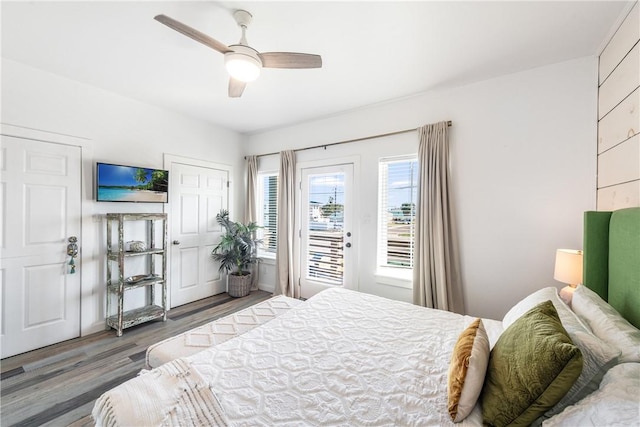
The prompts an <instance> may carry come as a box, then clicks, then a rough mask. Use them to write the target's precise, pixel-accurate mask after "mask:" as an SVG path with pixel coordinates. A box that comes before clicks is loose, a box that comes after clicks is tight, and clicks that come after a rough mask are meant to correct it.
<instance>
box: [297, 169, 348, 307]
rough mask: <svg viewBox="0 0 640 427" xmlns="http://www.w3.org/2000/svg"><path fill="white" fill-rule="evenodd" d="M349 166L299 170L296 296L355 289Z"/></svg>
mask: <svg viewBox="0 0 640 427" xmlns="http://www.w3.org/2000/svg"><path fill="white" fill-rule="evenodd" d="M353 169H354V166H353V163H346V164H338V165H328V166H319V167H308V168H302V169H301V170H300V176H301V183H300V189H301V192H300V193H301V198H300V199H301V202H300V205H299V206H300V294H301V296H302V297H303V298H309V297H311V296H313V295H315V294H316V293H318V292H320V291H322V290H324V289H327V288H331V287H345V288H349V289H356V288H357V279H356V274H355V272H356V268H357V267H356V265H355V261H356V259H357V257H355V256H354V254H355V253H354V250H355V248H354V245H355V244H356V237H357V236H355V231H354V228H353V226H354V223H353V216H354V215H353V213H354V206H353Z"/></svg>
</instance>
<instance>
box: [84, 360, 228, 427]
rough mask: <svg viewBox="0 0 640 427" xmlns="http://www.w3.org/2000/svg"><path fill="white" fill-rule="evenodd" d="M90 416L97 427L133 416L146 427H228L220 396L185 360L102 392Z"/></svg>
mask: <svg viewBox="0 0 640 427" xmlns="http://www.w3.org/2000/svg"><path fill="white" fill-rule="evenodd" d="M116 407H117V408H118V411H117V412H116V411H115V410H114V408H116ZM91 415H92V416H93V418H94V420H95V421H96V425H97V426H105V427H110V426H114V427H115V426H122V425H126V420H131V419H136V420H137V421H139V423H140V425H144V426H204V425H206V426H225V427H226V426H227V421H226V419H225V416H224V411H223V409H222V407H221V406H220V403H219V401H218V398H217V397H216V395H215V394H214V393H213V392H212V391H211V390H210V389H209V387H208V385H207V383H206V382H205V381H204V380H203V379H202V378H201V376H200V374H198V372H197V371H196V370H195V369H193V368H192V366H191V365H190V364H189V363H188V362H186V361H185V360H183V359H177V360H174V361H173V362H171V363H166V364H164V365H162V366H160V367H159V368H156V369H154V370H152V371H142V372H141V373H140V375H139V376H138V377H136V378H134V379H132V380H130V381H127V382H125V383H124V384H122V385H120V386H119V387H116V388H114V389H112V390H110V391H108V392H107V393H105V394H103V395H102V396H100V398H98V400H97V401H96V404H95V406H94V408H93V412H92V414H91ZM120 416H124V419H122V420H121V419H119V418H120Z"/></svg>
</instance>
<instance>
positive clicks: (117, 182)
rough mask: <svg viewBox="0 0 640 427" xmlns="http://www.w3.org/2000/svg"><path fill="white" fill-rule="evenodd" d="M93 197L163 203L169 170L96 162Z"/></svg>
mask: <svg viewBox="0 0 640 427" xmlns="http://www.w3.org/2000/svg"><path fill="white" fill-rule="evenodd" d="M96 201H98V202H144V203H167V202H168V201H169V171H166V170H162V169H150V168H142V167H136V166H125V165H113V164H110V163H97V165H96Z"/></svg>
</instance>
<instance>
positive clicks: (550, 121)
mask: <svg viewBox="0 0 640 427" xmlns="http://www.w3.org/2000/svg"><path fill="white" fill-rule="evenodd" d="M596 82H597V60H596V58H594V57H587V58H581V59H576V60H572V61H568V62H563V63H560V64H555V65H551V66H547V67H542V68H537V69H533V70H529V71H526V72H521V73H517V74H512V75H508V76H504V77H500V78H496V79H492V80H488V81H484V82H480V83H476V84H472V85H468V86H464V87H460V88H456V89H452V90H440V91H432V92H428V93H424V94H420V95H417V96H414V97H410V98H407V99H404V100H400V101H397V102H390V103H386V104H381V105H376V106H372V107H370V108H366V109H359V110H355V111H351V112H346V113H344V114H341V115H336V116H332V117H328V118H324V119H320V120H316V121H311V122H308V123H304V124H300V125H296V126H291V127H287V128H283V129H276V130H271V131H267V132H263V133H259V134H254V135H251V136H249V138H248V142H247V144H246V153H247V154H260V153H270V152H277V151H280V150H282V149H291V148H301V147H305V146H313V145H318V144H323V143H331V142H336V141H341V140H347V139H352V138H358V137H364V136H368V135H374V134H380V133H387V132H393V131H397V130H402V129H407V128H415V127H418V126H420V125H423V124H427V123H433V122H437V121H440V120H452V121H453V127H452V128H451V154H452V166H451V171H452V182H453V188H452V191H453V197H454V201H455V207H456V208H455V214H456V218H457V222H458V230H459V239H460V247H461V263H462V272H463V285H464V297H465V301H466V311H467V313H469V314H471V315H476V316H483V317H491V318H502V316H503V315H504V313H505V312H506V311H507V310H508V308H509V307H510V306H512V305H513V304H514V303H515V302H516V301H517V300H519V299H520V298H522V297H523V296H525V295H527V294H529V293H531V292H532V291H533V290H536V289H539V288H541V287H544V286H549V285H555V286H558V287H562V285H561V284H559V283H558V282H554V280H553V263H554V256H555V250H556V249H557V248H581V247H582V213H583V211H585V210H589V209H594V208H595V192H594V191H593V189H594V188H595V176H596V158H595V152H596V125H595V122H596V116H597V112H596V102H597V94H596ZM309 102H313V100H310V101H309ZM417 144H418V142H417V136H415V134H408V135H402V136H398V137H387V138H384V139H372V140H367V141H363V142H357V143H353V144H346V145H341V146H336V147H330V148H328V149H327V150H326V151H325V150H308V151H304V152H300V153H298V161H307V160H315V159H324V158H339V157H342V156H354V155H355V156H359V158H360V183H361V187H360V192H359V196H358V199H357V201H356V203H358V205H359V207H360V220H359V230H358V232H359V235H360V236H361V241H360V244H359V250H358V257H359V266H360V278H359V289H360V290H361V291H363V292H368V293H373V294H378V295H383V296H387V297H392V298H396V299H400V300H405V301H410V299H411V290H410V289H404V288H400V287H393V286H389V285H385V284H382V283H378V282H376V279H375V276H374V273H375V259H376V256H375V240H374V239H375V235H376V233H375V230H376V228H375V227H376V224H375V222H376V220H375V214H373V213H374V212H375V209H376V203H377V202H376V199H377V161H378V159H379V158H380V157H384V156H389V155H400V154H407V153H415V152H417ZM275 157H276V156H270V157H263V158H261V161H260V169H266V170H269V169H274V168H277V159H276V158H275ZM367 214H369V215H371V214H373V215H372V217H371V216H370V217H367V216H366V215H367ZM270 268H272V267H270V266H269V265H262V267H261V269H262V271H263V274H262V278H261V282H262V283H263V286H265V287H269V286H273V284H272V283H266V282H265V280H268V279H269V278H272V277H273V274H272V273H271V271H269V269H270Z"/></svg>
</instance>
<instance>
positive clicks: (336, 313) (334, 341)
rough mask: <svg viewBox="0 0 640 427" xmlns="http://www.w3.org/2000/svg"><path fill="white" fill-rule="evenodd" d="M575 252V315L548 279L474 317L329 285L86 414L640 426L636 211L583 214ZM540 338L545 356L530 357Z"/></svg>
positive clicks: (174, 421) (156, 420)
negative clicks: (580, 281)
mask: <svg viewBox="0 0 640 427" xmlns="http://www.w3.org/2000/svg"><path fill="white" fill-rule="evenodd" d="M593 218H596V219H595V220H594V219H593ZM594 224H595V225H594ZM603 247H605V249H602V248H603ZM584 250H585V280H584V282H585V286H582V287H579V288H578V289H577V290H576V292H575V294H574V301H573V303H572V304H573V306H574V309H573V310H571V309H570V308H569V307H567V305H566V304H564V303H563V302H562V300H561V299H560V298H559V296H558V293H557V289H556V288H553V287H549V288H543V289H540V290H539V291H536V292H535V293H533V294H532V295H529V296H528V297H526V298H524V299H523V300H522V301H520V302H519V303H517V304H516V305H515V306H514V307H513V308H512V309H511V310H509V312H508V313H507V314H506V315H505V317H504V318H503V319H502V320H491V319H481V321H480V320H478V319H475V318H473V317H469V316H463V315H459V314H454V313H449V312H445V311H440V310H433V309H425V308H421V307H417V306H413V305H411V304H407V303H403V302H398V301H392V300H387V299H384V298H380V297H376V296H372V295H367V294H362V293H358V292H353V291H348V290H345V289H331V290H327V291H323V292H321V293H320V294H318V295H316V296H314V297H312V298H310V299H309V300H307V301H306V302H304V303H302V304H299V305H297V306H295V307H293V308H291V309H290V310H289V311H288V312H286V313H284V314H282V315H281V316H279V317H277V318H275V319H273V320H271V321H270V322H268V323H267V324H264V325H261V326H259V327H257V328H255V329H252V330H250V331H248V332H246V333H245V334H243V335H242V336H239V337H237V338H233V339H231V340H229V341H226V342H224V343H222V344H220V345H216V346H214V347H211V348H208V349H206V350H204V351H202V352H199V353H197V354H194V355H192V356H189V357H184V358H179V359H176V360H174V361H171V362H168V363H165V364H164V365H162V366H160V367H158V368H155V369H152V370H149V371H143V372H142V373H141V374H140V375H139V376H138V377H136V378H134V379H132V380H130V381H127V382H126V383H124V384H122V385H120V386H118V387H116V388H114V389H112V390H110V391H109V392H107V393H105V394H104V395H102V396H101V397H100V398H99V399H98V400H97V401H96V404H95V406H94V410H93V413H92V415H93V417H94V420H95V421H96V424H97V425H105V426H115V425H136V426H146V425H149V426H151V425H234V426H279V425H282V426H293V425H323V426H324V425H327V426H334V425H335V426H338V425H340V426H347V425H348V426H358V425H361V426H391V425H398V426H400V425H402V426H404V425H407V426H426V425H453V424H454V421H453V420H454V419H455V420H456V421H457V422H459V424H460V425H465V426H466V425H482V424H483V422H484V423H485V424H492V425H508V424H513V425H518V424H519V425H528V424H535V425H540V424H543V425H551V426H555V425H614V424H617V425H638V424H640V415H639V414H638V405H639V404H640V401H639V397H638V396H640V384H639V382H640V369H639V367H640V354H638V351H639V350H638V349H640V331H639V330H638V329H637V328H638V326H640V325H639V323H638V320H640V317H639V316H640V303H639V301H640V268H639V267H638V266H639V265H640V208H633V209H624V210H620V211H616V212H614V213H608V214H605V213H600V212H596V213H593V212H587V213H585V244H584ZM602 259H607V260H608V261H607V262H606V263H602V262H600V261H602ZM596 263H598V264H597V266H595V267H594V265H595V264H596ZM591 289H593V290H591ZM621 293H622V297H620V296H619V295H620V294H621ZM602 297H604V299H602ZM605 300H609V301H611V305H609V304H607V303H606V302H604V301H605ZM634 301H635V302H634ZM612 306H613V307H615V309H616V310H618V311H619V312H620V313H622V314H623V315H624V318H623V317H622V316H621V315H620V314H617V312H616V311H612V310H613V308H612ZM578 313H581V315H580V314H578ZM616 316H617V317H616ZM625 318H626V319H627V320H628V321H629V322H632V323H633V324H634V325H635V326H632V325H631V324H630V323H628V322H627V320H625ZM541 322H542V323H541ZM530 325H534V327H531V329H530V330H529V329H526V328H530ZM541 325H542V326H541ZM558 325H559V326H558ZM551 327H553V328H554V329H553V336H554V340H555V341H553V342H551V341H552V340H550V339H548V336H549V335H550V333H549V330H550V329H549V328H551ZM522 328H525V329H522ZM522 331H525V332H522ZM556 337H557V339H556ZM537 340H541V341H537ZM607 340H608V341H607ZM549 343H550V344H549ZM467 344H469V345H468V346H467ZM547 344H548V345H549V346H550V347H549V355H550V356H551V357H553V359H554V361H553V363H549V362H548V361H544V360H543V359H540V360H538V359H537V358H539V357H543V356H544V355H545V354H546V353H545V351H542V350H540V349H543V348H546V347H545V346H547ZM465 352H466V353H465ZM558 354H562V358H563V361H562V364H560V365H558V367H556V366H555V365H556V362H555V359H556V358H560V357H557V355H558ZM461 355H466V356H464V357H463V358H460V357H459V356H461ZM532 355H535V357H536V359H535V360H537V361H536V362H535V363H534V362H532V361H531V360H532V359H531V357H532ZM516 356H517V357H516ZM459 359H460V360H462V366H463V367H462V368H461V366H460V365H456V362H458V361H459ZM549 366H551V368H549ZM520 367H522V370H523V371H524V370H526V371H532V372H527V375H534V376H535V380H531V379H529V378H527V379H524V377H522V378H520V371H519V369H520ZM505 368H506V372H508V373H507V374H504V372H503V371H505ZM549 369H555V370H554V371H553V372H551V371H549ZM533 371H535V372H533ZM514 373H515V374H514ZM460 374H461V375H462V379H461V380H460V378H459V377H460ZM505 376H506V377H509V378H507V383H506V384H508V385H507V386H506V391H507V393H506V397H505V395H504V392H505V384H504V383H501V381H502V380H503V379H504V378H505ZM508 381H516V383H517V384H515V385H514V384H513V383H509V382H508ZM519 386H522V387H524V389H523V390H522V391H521V392H514V391H513V390H514V387H519ZM501 388H502V390H501ZM540 390H542V391H543V392H540ZM501 391H502V392H503V395H501V394H500V392H501ZM452 395H454V396H453V401H452ZM529 395H532V396H533V397H531V398H530V400H531V401H529V402H520V400H526V399H524V397H527V396H529ZM513 396H515V397H516V398H515V399H513ZM521 397H522V399H521ZM527 398H529V397H527ZM505 401H506V403H505ZM495 402H497V403H495ZM505 405H506V406H505ZM487 408H489V409H490V410H488V409H487ZM514 414H515V415H514Z"/></svg>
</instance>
